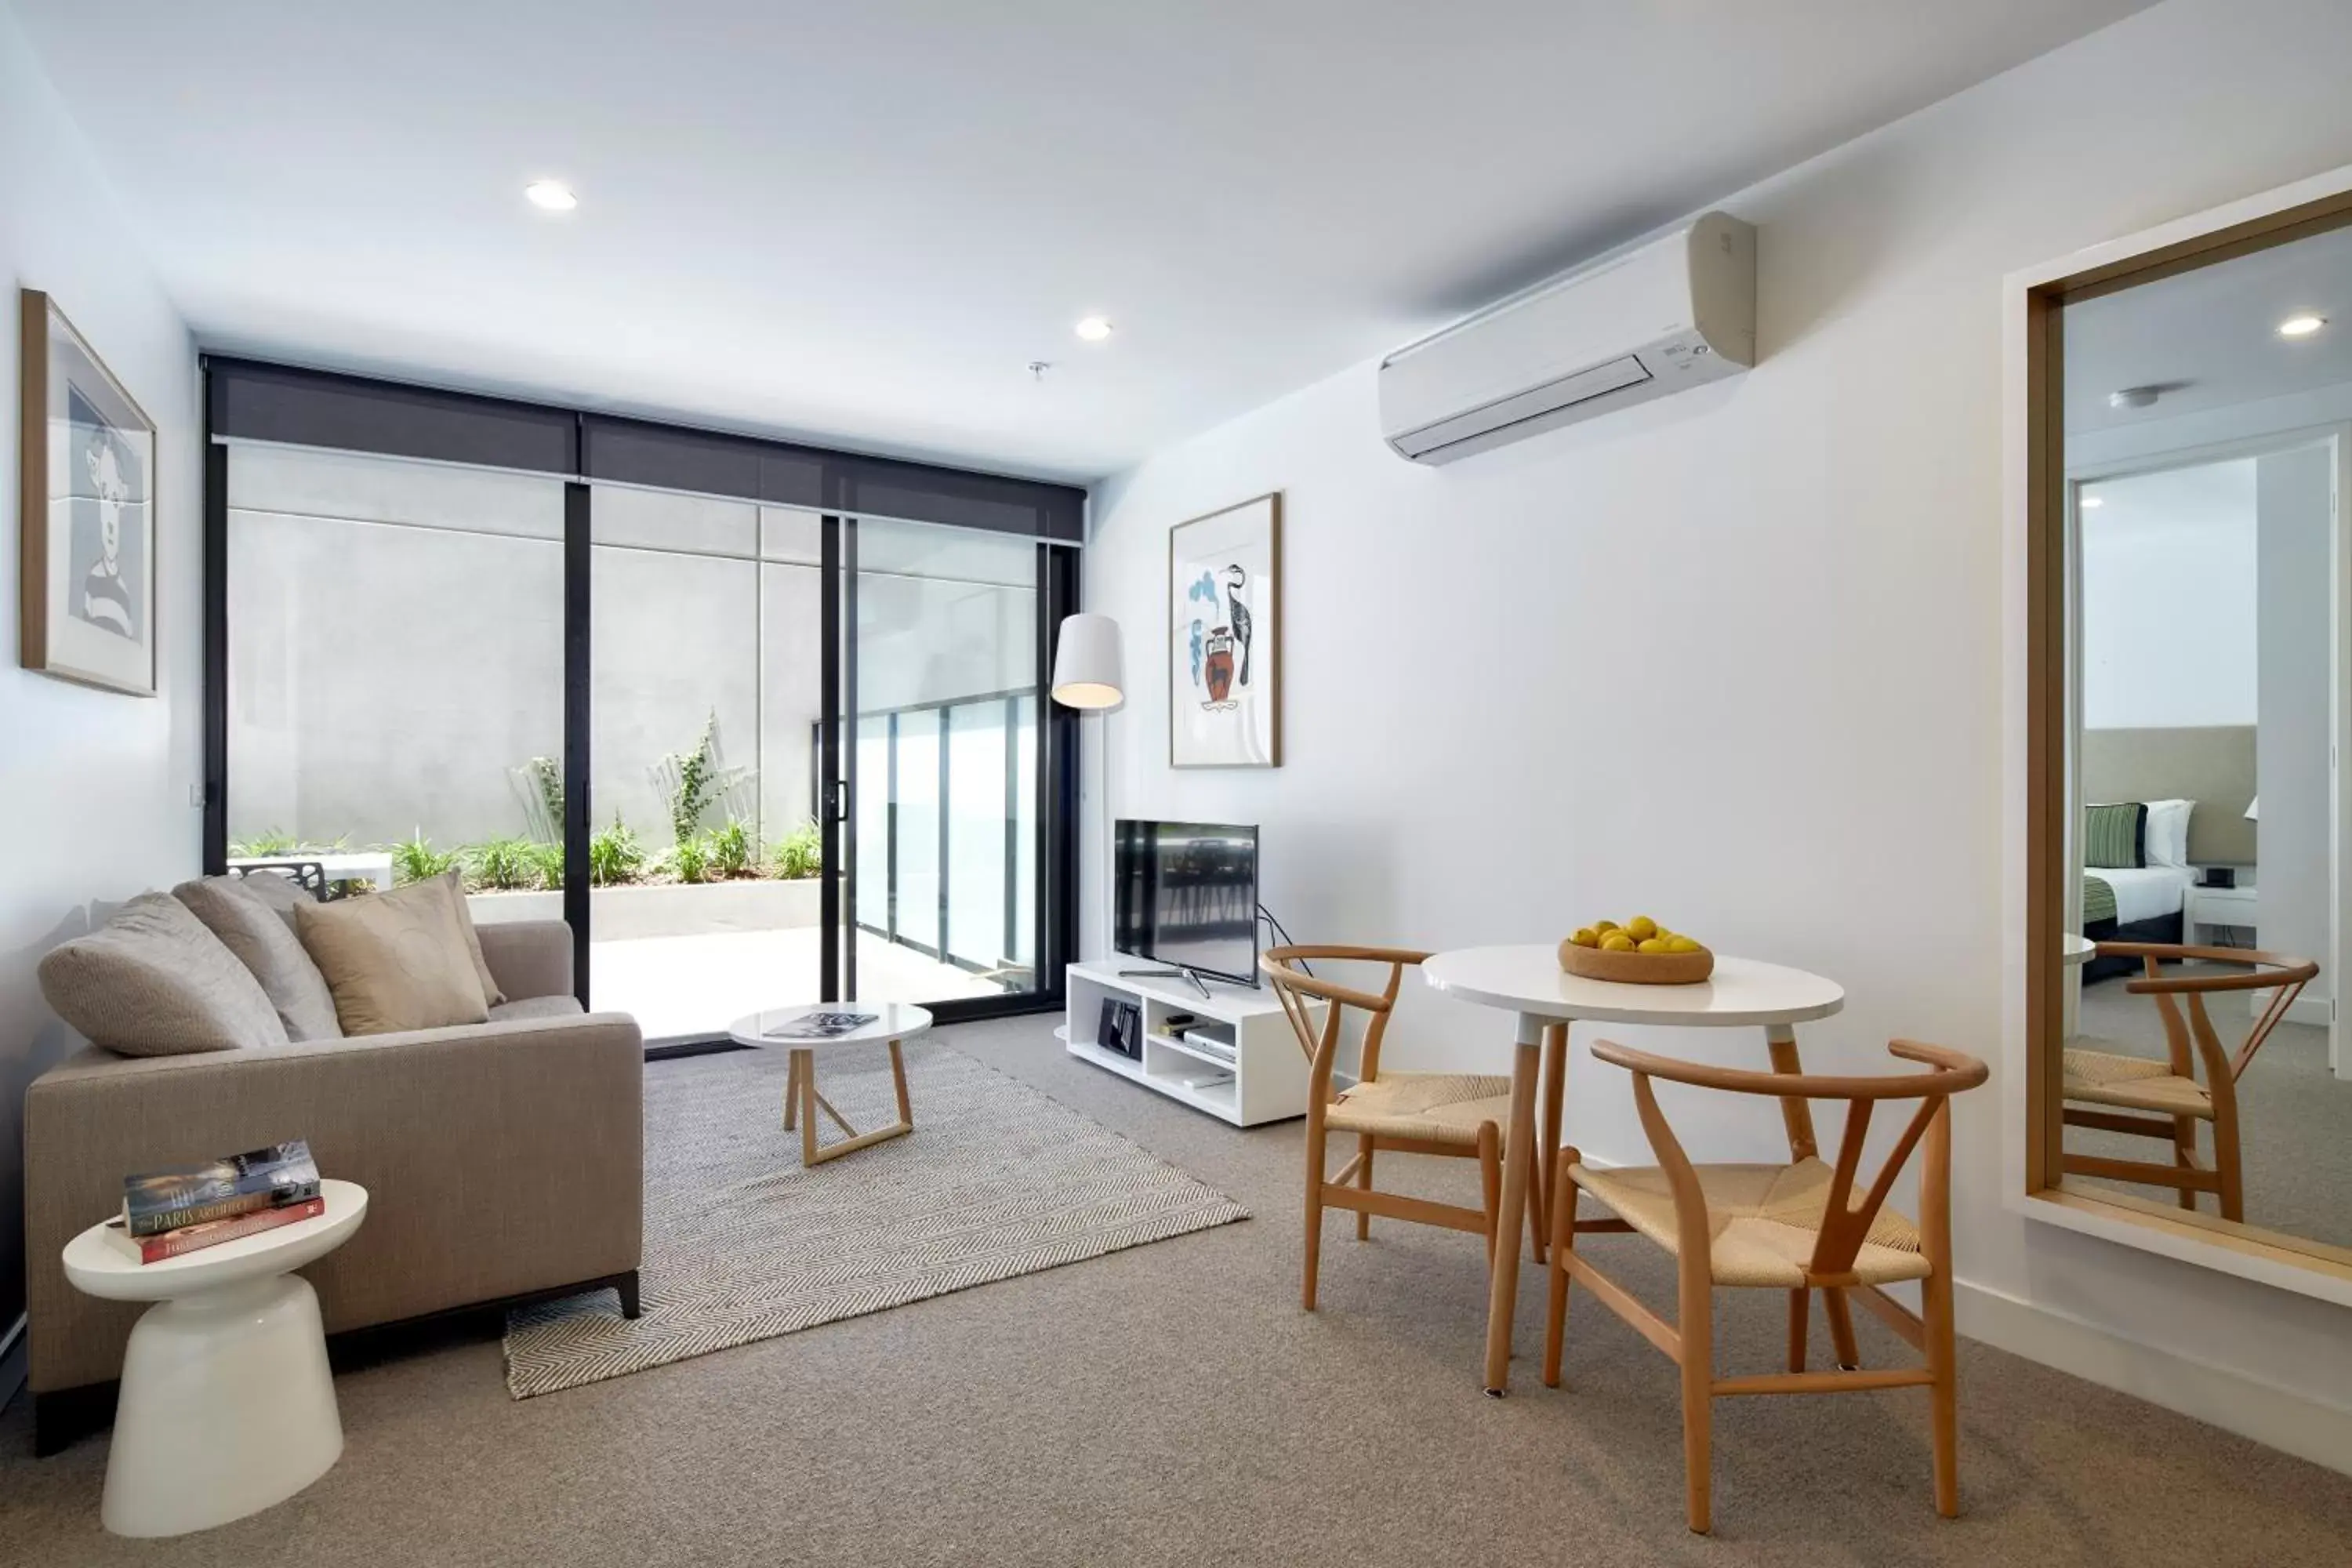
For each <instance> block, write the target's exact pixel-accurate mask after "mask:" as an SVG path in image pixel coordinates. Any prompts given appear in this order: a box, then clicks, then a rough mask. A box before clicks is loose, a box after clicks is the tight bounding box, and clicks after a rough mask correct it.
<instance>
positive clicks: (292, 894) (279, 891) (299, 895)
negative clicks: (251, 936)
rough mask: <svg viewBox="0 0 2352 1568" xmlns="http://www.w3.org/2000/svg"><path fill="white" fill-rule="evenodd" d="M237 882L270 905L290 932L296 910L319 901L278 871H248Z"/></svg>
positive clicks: (209, 878)
mask: <svg viewBox="0 0 2352 1568" xmlns="http://www.w3.org/2000/svg"><path fill="white" fill-rule="evenodd" d="M205 880H207V881H220V880H225V879H222V878H212V877H208V878H206V879H205ZM236 885H237V886H238V887H240V888H243V889H245V890H246V891H247V892H248V893H251V894H252V895H253V896H254V897H255V898H257V899H258V900H261V901H262V902H263V903H265V904H267V905H268V906H269V909H270V910H271V911H272V912H273V913H275V914H276V915H277V916H278V919H279V920H282V921H285V922H286V929H287V930H288V931H292V930H293V929H294V911H295V910H298V909H300V908H301V907H302V906H303V905H304V904H315V903H317V902H318V901H319V897H318V895H317V894H315V893H313V892H312V891H310V889H308V888H306V887H304V886H303V885H302V884H301V883H299V882H298V881H296V880H295V879H293V878H291V877H289V876H286V875H284V874H283V873H281V872H278V871H248V872H247V873H246V874H245V875H244V876H242V877H239V878H236Z"/></svg>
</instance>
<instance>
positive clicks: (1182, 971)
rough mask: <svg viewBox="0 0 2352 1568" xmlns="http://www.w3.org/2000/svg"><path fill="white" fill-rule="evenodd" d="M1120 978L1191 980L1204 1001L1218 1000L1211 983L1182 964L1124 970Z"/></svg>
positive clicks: (1120, 972)
mask: <svg viewBox="0 0 2352 1568" xmlns="http://www.w3.org/2000/svg"><path fill="white" fill-rule="evenodd" d="M1118 977H1119V978H1120V979H1121V980H1189V981H1191V982H1192V984H1193V986H1194V988H1195V989H1197V990H1198V991H1199V992H1200V993H1201V995H1202V998H1203V999H1204V1000H1207V1001H1210V1002H1213V1001H1215V1000H1216V999H1217V994H1216V993H1215V992H1213V991H1212V990H1210V989H1209V983H1208V982H1207V981H1205V980H1203V979H1202V978H1201V976H1200V973H1199V972H1198V971H1196V970H1192V969H1188V968H1186V967H1185V966H1184V965H1182V964H1181V963H1178V964H1172V965H1171V966H1170V967H1168V968H1166V969H1122V970H1120V971H1119V972H1118Z"/></svg>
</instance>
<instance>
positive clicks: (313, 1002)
mask: <svg viewBox="0 0 2352 1568" xmlns="http://www.w3.org/2000/svg"><path fill="white" fill-rule="evenodd" d="M263 880H268V881H272V882H277V883H279V884H281V885H283V886H285V887H287V888H289V889H293V891H294V894H295V896H296V897H297V898H299V899H300V900H303V901H304V902H306V903H309V902H315V901H316V900H312V899H311V898H310V895H309V894H308V893H305V892H303V891H302V890H301V889H299V888H295V887H294V885H293V884H292V883H291V882H289V881H287V879H285V878H283V877H273V876H268V874H267V873H264V874H263V876H261V877H254V878H238V877H207V878H205V879H204V880H203V881H201V882H183V883H181V884H180V885H179V886H178V887H176V888H174V889H172V896H173V898H175V899H177V900H180V902H182V903H184V904H185V905H187V906H188V909H189V911H190V912H191V913H193V914H194V916H195V917H196V919H198V920H200V921H204V922H205V929H206V930H208V931H211V932H212V933H213V934H214V935H215V936H216V937H218V938H220V940H221V943H222V945H223V946H225V947H226V948H227V949H228V950H229V952H233V953H235V954H236V957H237V962H238V963H242V964H244V965H245V966H246V968H247V969H248V970H250V971H252V972H253V977H254V978H255V979H256V980H258V981H259V982H261V989H262V991H263V993H264V994H267V995H268V998H269V1005H271V1006H273V1007H275V1008H277V1009H278V1021H279V1022H281V1023H283V1024H284V1025H285V1026H286V1037H287V1038H289V1039H293V1040H338V1039H341V1038H342V1035H343V1031H342V1028H341V1026H340V1025H338V1024H337V1023H336V1022H335V996H334V993H332V992H331V991H329V990H328V989H327V981H326V977H325V976H324V975H322V974H320V973H319V966H318V965H317V964H315V963H311V962H310V954H309V953H307V952H303V951H302V944H301V942H299V941H297V940H296V939H295V935H294V927H293V925H292V923H291V921H290V919H289V916H290V914H291V910H292V906H291V905H290V904H289V905H288V916H281V915H280V914H279V913H278V911H277V910H274V909H272V908H271V907H270V905H269V903H268V900H266V899H265V897H264V896H263V895H262V893H261V892H260V891H259V890H258V889H257V888H256V886H255V884H256V883H257V882H260V881H263Z"/></svg>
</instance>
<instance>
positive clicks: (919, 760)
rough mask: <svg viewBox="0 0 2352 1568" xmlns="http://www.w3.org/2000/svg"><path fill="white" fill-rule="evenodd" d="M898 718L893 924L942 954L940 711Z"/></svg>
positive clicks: (902, 937)
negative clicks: (940, 946)
mask: <svg viewBox="0 0 2352 1568" xmlns="http://www.w3.org/2000/svg"><path fill="white" fill-rule="evenodd" d="M895 772H896V783H897V786H898V787H897V790H896V792H895V795H894V797H893V799H892V802H891V805H892V806H893V808H894V809H893V810H892V812H891V845H892V849H893V853H892V855H891V871H892V873H893V876H892V882H893V886H894V889H895V892H894V896H893V898H892V899H891V908H892V910H894V912H895V918H894V919H893V920H892V921H891V925H892V927H893V929H894V930H895V931H896V932H897V935H898V941H900V942H905V943H907V944H908V945H909V946H912V947H918V948H923V949H926V950H928V951H929V952H930V953H931V955H932V956H934V957H937V956H938V954H939V945H940V710H938V709H936V708H918V709H916V710H914V711H912V712H908V713H901V714H899V715H898V765H897V768H896V770H895Z"/></svg>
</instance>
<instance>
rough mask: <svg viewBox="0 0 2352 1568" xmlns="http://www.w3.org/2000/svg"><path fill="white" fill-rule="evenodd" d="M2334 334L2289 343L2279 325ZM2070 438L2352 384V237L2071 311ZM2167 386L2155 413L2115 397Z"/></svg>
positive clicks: (2345, 232) (2343, 234)
mask: <svg viewBox="0 0 2352 1568" xmlns="http://www.w3.org/2000/svg"><path fill="white" fill-rule="evenodd" d="M2298 315H2315V316H2320V317H2324V318H2326V321H2327V325H2326V327H2324V328H2322V329H2321V330H2320V331H2317V332H2315V333H2313V334H2312V335H2311V336H2309V337H2306V338H2283V337H2280V336H2279V335H2278V324H2279V323H2280V322H2281V321H2285V320H2286V319H2287V318H2288V317H2290V316H2298ZM2063 325H2064V329H2065V345H2064V346H2065V352H2064V354H2063V364H2064V366H2065V374H2066V428H2067V429H2068V430H2069V431H2078V432H2089V431H2094V430H2114V429H2119V428H2122V427H2124V426H2130V425H2136V424H2143V423H2146V422H2148V421H2151V420H2158V419H2170V418H2173V417H2176V416H2179V415H2182V414H2190V413H2194V412H2196V411H2197V410H2199V409H2204V408H2221V407H2226V406H2228V405H2231V404H2236V403H2251V402H2252V401H2254V400H2255V399H2257V398H2263V397H2277V396H2281V395H2285V394H2287V393H2292V392H2310V391H2313V390H2315V389H2316V388H2319V387H2323V386H2334V385H2336V384H2339V383H2345V382H2352V228H2339V229H2336V230H2334V231H2333V232H2331V233H2327V234H2320V235H2314V236H2311V237H2307V238H2304V239H2298V240H2294V241H2293V242H2291V243H2289V244H2286V245H2283V246H2279V247H2274V248H2273V249H2270V250H2258V251H2255V252H2254V253H2253V254H2252V255H2250V256H2241V257H2237V258H2233V259H2231V260H2229V261H2224V262H2220V263H2217V264H2216V265H2214V266H2211V267H2203V268H2197V269H2195V270H2194V271H2189V272H2180V273H2176V274H2174V275H2173V276H2172V277H2170V278H2165V279H2158V281H2156V282H2154V283H2145V284H2141V285H2139V286H2138V287H2137V288H2131V289H2123V290H2121V291H2119V292H2117V293H2114V294H2103V295H2101V296H2099V297H2098V298H2096V299H2095V300H2084V302H2082V303H2081V304H2075V305H2069V306H2067V307H2066V310H2065V314H2064V316H2063ZM2130 386H2155V387H2160V388H2162V391H2161V392H2160V393H2159V395H2158V398H2157V401H2156V402H2155V403H2154V404H2153V405H2150V406H2148V407H2146V408H2114V407H2110V406H2109V405H2108V403H2107V397H2108V395H2109V394H2111V393H2114V392H2118V391H2121V390H2122V389H2124V388H2125V387H2130Z"/></svg>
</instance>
